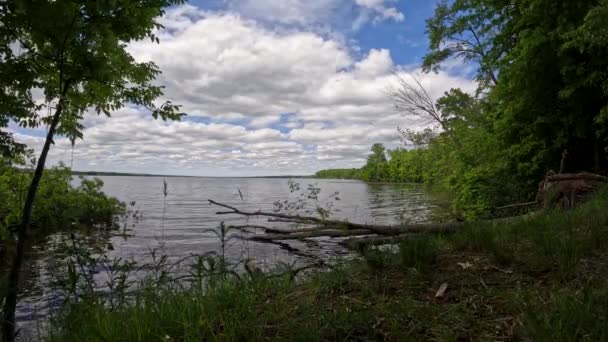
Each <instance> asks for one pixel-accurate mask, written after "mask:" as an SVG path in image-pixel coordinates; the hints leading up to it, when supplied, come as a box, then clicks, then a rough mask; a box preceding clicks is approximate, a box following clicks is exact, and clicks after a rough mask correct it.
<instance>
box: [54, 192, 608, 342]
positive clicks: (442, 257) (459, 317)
mask: <svg viewBox="0 0 608 342" xmlns="http://www.w3.org/2000/svg"><path fill="white" fill-rule="evenodd" d="M606 207H608V192H607V191H606V190H604V191H602V192H600V193H599V194H598V196H597V197H596V198H595V199H594V200H593V201H591V202H589V203H587V204H585V205H583V206H581V207H579V208H577V209H574V210H571V211H566V212H560V211H550V212H544V213H539V214H536V215H529V216H526V217H523V218H519V219H513V220H511V221H506V222H502V223H484V224H470V225H468V226H467V227H466V228H464V229H462V230H461V231H459V232H457V233H454V234H451V235H441V236H437V235H419V236H413V237H412V239H410V240H407V241H405V242H403V243H401V244H400V245H399V246H398V247H397V249H394V248H393V249H388V250H381V249H377V248H372V249H366V250H365V251H364V252H363V254H362V258H359V259H356V260H352V261H348V262H343V263H340V264H336V265H334V266H332V267H331V269H328V270H324V271H319V272H317V273H315V274H312V275H310V276H308V277H306V278H305V279H300V280H299V281H298V280H293V279H292V278H291V277H288V276H281V274H267V275H265V276H261V277H249V276H247V275H246V274H242V275H230V276H226V273H225V272H226V271H225V270H224V273H223V274H224V276H223V277H217V276H214V275H216V274H217V272H215V271H210V269H212V267H211V268H210V267H209V265H210V262H209V260H213V258H211V259H205V258H200V259H199V260H198V262H196V263H194V266H193V267H194V268H193V271H192V272H191V275H192V276H193V277H194V278H195V279H198V280H197V281H192V282H189V283H188V285H187V286H186V285H182V284H181V283H176V282H173V281H152V282H146V283H143V284H142V285H141V286H140V288H139V289H138V291H136V292H135V295H134V297H132V299H131V300H127V301H122V302H120V303H119V304H118V305H116V306H115V307H110V306H108V305H107V303H106V302H103V301H99V300H98V301H93V300H89V299H85V300H79V301H74V302H72V303H69V304H67V305H66V307H65V308H64V309H63V310H62V312H61V314H60V315H59V316H58V317H56V319H55V320H54V321H53V324H52V329H51V330H50V334H49V338H48V339H49V341H118V340H121V341H150V340H171V341H201V340H247V341H255V340H296V341H298V340H300V341H315V340H327V341H330V340H331V341H336V340H361V341H363V340H399V341H408V340H410V341H411V340H450V341H451V340H454V341H455V340H534V341H578V340H581V341H585V340H586V341H602V340H606V339H607V338H608V336H607V332H608V309H607V308H608V292H607V291H606V288H608V287H607V286H606V285H608V250H607V247H608V245H607V244H608V211H607V210H605V208H606ZM224 233H225V232H224ZM218 234H220V236H221V235H222V234H223V233H222V231H218ZM224 235H225V234H224ZM220 273H221V272H220ZM441 284H447V286H448V290H447V291H446V292H445V293H442V294H437V289H438V288H439V287H440V285H441Z"/></svg>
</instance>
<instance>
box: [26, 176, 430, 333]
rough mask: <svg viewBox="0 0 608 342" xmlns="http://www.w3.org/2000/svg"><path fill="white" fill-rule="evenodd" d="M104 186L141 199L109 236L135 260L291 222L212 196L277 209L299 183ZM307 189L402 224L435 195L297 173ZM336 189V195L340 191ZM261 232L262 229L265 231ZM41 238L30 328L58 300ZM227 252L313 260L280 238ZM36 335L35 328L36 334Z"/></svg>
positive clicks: (333, 247) (174, 180)
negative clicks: (118, 231)
mask: <svg viewBox="0 0 608 342" xmlns="http://www.w3.org/2000/svg"><path fill="white" fill-rule="evenodd" d="M99 178H101V179H102V180H103V181H104V191H105V192H106V193H107V194H109V195H111V196H114V197H117V198H118V199H120V200H122V201H125V202H132V201H134V202H135V206H134V207H133V208H135V209H136V210H138V212H139V213H140V219H139V220H137V221H132V222H131V224H130V225H129V227H130V229H129V231H128V233H129V235H131V236H130V237H129V238H127V239H125V238H123V237H120V236H114V237H111V238H110V241H111V244H112V246H113V250H112V251H109V254H110V256H111V257H122V258H124V259H129V260H134V261H135V262H137V263H140V264H142V263H146V262H149V261H150V260H151V251H153V250H155V251H156V253H157V254H163V255H167V256H168V257H169V258H170V259H172V260H177V259H180V258H184V257H187V256H189V255H192V254H203V253H206V252H209V251H217V250H218V249H219V241H218V239H217V237H216V236H215V235H214V234H213V233H212V232H210V231H209V229H215V228H217V227H218V226H219V224H220V222H222V221H223V222H225V223H226V224H227V225H240V224H245V223H250V224H262V225H266V226H281V227H285V224H284V223H282V224H281V223H269V222H267V219H265V218H245V217H242V216H237V215H221V216H220V215H216V214H215V213H216V212H217V211H221V210H223V209H222V208H219V207H217V206H212V205H210V204H209V202H208V199H212V200H215V201H217V202H221V203H225V204H228V205H231V206H235V207H238V208H239V209H242V210H248V211H256V210H263V211H272V210H273V208H274V203H275V202H276V201H283V200H285V199H288V200H289V201H292V202H293V201H296V200H297V199H298V198H299V197H298V196H299V193H300V192H298V191H296V192H290V187H289V186H288V181H289V180H288V179H286V178H197V177H167V178H164V180H165V181H166V182H167V189H168V194H167V196H166V197H165V196H164V195H163V178H162V177H119V176H111V177H99ZM294 181H295V182H297V183H299V184H300V189H302V190H305V189H306V188H307V187H308V186H309V185H314V187H318V188H319V189H321V191H320V193H319V195H318V199H317V200H316V201H315V200H312V201H308V207H307V208H308V209H311V208H313V207H315V206H317V205H320V206H324V207H327V206H331V212H332V215H331V216H332V218H336V219H344V220H349V221H353V222H360V223H377V224H398V223H401V222H410V223H412V222H422V221H426V220H428V218H429V216H430V213H431V211H432V209H433V207H434V204H433V201H432V199H431V198H430V196H428V195H427V194H426V193H425V192H424V191H423V190H422V188H421V187H420V186H418V185H411V184H367V183H364V182H360V181H352V180H325V179H294ZM336 192H337V193H338V195H335V193H336ZM258 233H262V232H261V231H260V232H258ZM52 239H53V237H50V238H49V240H48V241H47V243H46V244H41V246H38V248H37V249H36V252H35V254H36V255H35V256H33V257H32V258H31V261H30V262H29V267H28V270H27V276H26V277H27V280H29V281H27V283H28V285H26V286H25V287H26V290H25V291H24V295H23V296H24V297H23V298H22V300H21V301H20V303H19V306H18V320H19V321H20V322H21V326H22V327H23V328H24V330H25V331H29V332H30V333H31V331H32V330H33V329H34V326H35V324H34V323H33V322H35V321H37V320H39V319H44V318H45V317H46V316H48V310H49V309H48V308H49V306H53V304H50V303H52V301H51V300H49V296H51V293H50V290H49V289H48V288H47V287H46V286H45V283H46V282H48V278H49V277H48V269H49V268H50V267H49V265H52V264H53V249H52V248H48V245H49V244H50V241H52ZM289 244H290V245H291V246H292V247H293V248H296V249H297V250H298V251H301V252H302V254H312V255H315V256H317V257H319V258H323V259H330V258H334V257H336V256H340V255H345V254H348V251H346V250H345V249H343V248H342V247H340V246H339V245H338V244H336V243H335V241H333V240H328V239H324V238H317V239H310V240H309V241H306V242H295V241H294V242H290V243H289ZM227 255H228V257H229V259H231V260H238V259H241V260H242V259H243V258H251V259H254V260H255V261H256V264H258V265H259V266H260V267H272V266H273V265H275V264H276V263H277V262H278V261H282V262H288V263H304V262H307V260H305V259H306V258H305V257H302V256H300V255H299V253H296V254H294V253H292V252H289V251H287V250H285V249H284V248H282V247H281V246H278V245H274V244H262V243H254V242H251V241H245V240H240V239H239V240H235V241H233V242H232V244H231V245H230V246H229V248H228V250H227ZM34 335H35V334H34Z"/></svg>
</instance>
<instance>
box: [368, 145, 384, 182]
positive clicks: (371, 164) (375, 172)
mask: <svg viewBox="0 0 608 342" xmlns="http://www.w3.org/2000/svg"><path fill="white" fill-rule="evenodd" d="M371 152H372V153H371V154H370V155H369V157H367V164H365V166H364V167H363V175H364V178H365V180H369V181H383V180H386V178H387V176H388V173H387V171H388V168H387V166H388V165H387V160H386V150H385V149H384V145H382V144H379V143H376V144H374V145H373V146H372V151H371Z"/></svg>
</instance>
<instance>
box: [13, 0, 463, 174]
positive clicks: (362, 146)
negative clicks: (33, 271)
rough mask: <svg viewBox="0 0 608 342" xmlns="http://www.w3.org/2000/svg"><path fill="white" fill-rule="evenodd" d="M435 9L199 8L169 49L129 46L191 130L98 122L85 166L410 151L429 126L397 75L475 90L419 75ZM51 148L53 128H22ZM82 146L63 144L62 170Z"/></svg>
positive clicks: (178, 10)
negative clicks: (377, 147)
mask: <svg viewBox="0 0 608 342" xmlns="http://www.w3.org/2000/svg"><path fill="white" fill-rule="evenodd" d="M434 7H435V2H434V1H411V0H281V1H277V0H211V1H202V0H196V1H193V2H191V3H188V4H185V5H182V6H177V7H173V8H171V9H169V10H167V13H166V14H165V16H163V17H162V18H159V19H158V20H159V22H160V23H162V24H163V25H164V26H165V29H163V30H161V31H159V32H157V36H159V37H160V44H153V43H151V42H148V41H142V42H135V43H132V44H130V45H129V46H128V51H129V52H130V53H131V54H132V55H133V56H134V58H135V59H136V60H138V61H142V62H143V61H153V62H155V63H156V64H157V65H158V66H159V68H160V69H161V70H162V74H161V75H160V76H159V77H158V78H157V82H158V83H159V84H160V85H163V86H165V95H164V96H163V98H162V99H161V100H171V101H173V102H174V103H177V104H180V105H182V106H183V107H182V108H183V110H184V111H185V112H186V113H188V117H187V118H186V119H184V120H183V121H182V122H159V121H155V120H153V119H152V118H151V117H150V115H149V113H147V112H146V111H145V110H143V109H142V108H135V107H127V108H123V109H120V110H118V111H116V112H114V113H112V117H111V118H105V117H99V116H97V115H96V114H94V113H90V114H88V115H87V116H86V117H85V120H84V125H85V127H86V129H85V130H84V139H83V140H80V141H78V142H77V143H76V145H75V147H74V168H75V169H77V170H98V171H121V172H146V173H159V174H160V173H162V174H184V175H200V176H252V175H282V174H312V173H314V172H315V171H317V170H319V169H324V168H336V167H360V166H362V165H363V164H364V162H365V159H366V157H367V154H368V153H369V149H370V147H371V145H372V144H373V143H376V142H381V143H384V144H385V145H386V146H387V147H389V148H394V147H397V146H399V144H400V139H399V138H400V136H399V134H398V132H397V127H403V128H411V129H422V128H424V125H423V124H422V123H421V122H420V121H418V120H416V118H415V117H412V116H408V115H406V114H405V113H399V112H396V111H395V110H394V106H393V104H392V101H391V99H390V98H389V97H387V96H386V93H387V90H390V89H392V88H394V87H395V86H396V76H395V74H397V75H399V77H402V78H406V79H407V78H409V77H414V76H415V77H418V78H419V79H420V80H421V81H422V83H423V84H424V86H425V87H426V88H427V91H428V92H429V93H430V94H431V96H433V97H435V98H438V97H440V96H441V95H442V94H443V92H445V91H447V90H449V89H450V88H455V87H458V88H462V89H463V90H465V91H473V90H474V88H475V84H474V82H472V81H471V80H470V77H468V76H467V75H466V74H465V75H463V74H462V73H459V72H457V71H463V70H465V71H466V70H467V68H466V66H461V65H459V64H458V63H454V62H452V63H451V65H450V68H449V69H448V70H447V71H441V72H439V73H438V74H434V73H431V74H424V73H421V70H420V69H419V66H420V62H421V60H422V57H423V56H424V54H425V52H426V48H427V44H428V43H427V37H426V35H425V19H426V18H428V17H430V16H431V15H432V14H433V10H434ZM12 128H13V131H15V132H16V133H17V134H16V135H17V138H18V139H20V140H21V141H23V142H25V143H27V144H28V145H29V146H31V147H33V148H35V149H38V148H39V147H40V146H41V145H42V137H43V135H44V129H39V130H37V131H28V130H23V129H17V128H15V127H12ZM71 152H72V147H71V144H70V143H69V141H67V140H66V139H63V138H58V139H56V144H55V146H54V147H53V149H52V151H51V158H50V161H51V163H58V162H60V161H64V162H68V163H69V161H70V159H71V155H72V153H71Z"/></svg>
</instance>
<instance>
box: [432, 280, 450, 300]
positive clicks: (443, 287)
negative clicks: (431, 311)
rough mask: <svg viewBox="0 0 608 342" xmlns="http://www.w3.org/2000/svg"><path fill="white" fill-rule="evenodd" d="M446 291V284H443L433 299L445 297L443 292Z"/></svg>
mask: <svg viewBox="0 0 608 342" xmlns="http://www.w3.org/2000/svg"><path fill="white" fill-rule="evenodd" d="M447 290H448V283H443V284H441V286H439V290H437V292H436V293H435V298H441V297H443V295H445V291H447Z"/></svg>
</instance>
